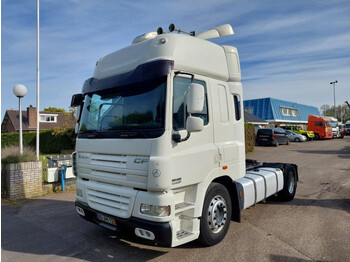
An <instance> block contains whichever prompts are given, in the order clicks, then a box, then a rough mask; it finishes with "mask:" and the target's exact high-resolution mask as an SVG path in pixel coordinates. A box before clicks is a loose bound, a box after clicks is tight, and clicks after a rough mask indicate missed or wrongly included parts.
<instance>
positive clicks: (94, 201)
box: [86, 181, 136, 218]
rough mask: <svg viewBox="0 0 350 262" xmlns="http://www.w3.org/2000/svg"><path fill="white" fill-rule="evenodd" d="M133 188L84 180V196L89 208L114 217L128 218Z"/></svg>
mask: <svg viewBox="0 0 350 262" xmlns="http://www.w3.org/2000/svg"><path fill="white" fill-rule="evenodd" d="M135 195H136V192H135V190H132V189H128V188H124V187H120V186H116V185H110V184H105V183H100V182H95V181H88V182H86V197H87V201H88V204H89V206H90V207H91V208H93V209H95V210H98V211H101V212H103V213H107V214H110V215H113V216H116V217H121V218H129V217H130V216H131V211H132V207H133V203H134V200H135Z"/></svg>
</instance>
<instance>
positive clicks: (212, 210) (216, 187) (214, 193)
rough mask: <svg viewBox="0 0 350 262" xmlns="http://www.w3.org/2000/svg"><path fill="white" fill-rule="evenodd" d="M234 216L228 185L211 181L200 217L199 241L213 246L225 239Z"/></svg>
mask: <svg viewBox="0 0 350 262" xmlns="http://www.w3.org/2000/svg"><path fill="white" fill-rule="evenodd" d="M231 216H232V208H231V198H230V194H229V192H228V191H227V189H226V187H225V186H223V185H221V184H218V183H211V184H210V186H209V188H208V190H207V194H206V196H205V200H204V205H203V211H202V217H201V219H200V235H199V241H200V242H202V243H203V244H204V245H207V246H213V245H216V244H218V243H219V242H220V241H221V240H223V239H224V237H225V236H226V233H227V231H228V228H229V226H230V221H231Z"/></svg>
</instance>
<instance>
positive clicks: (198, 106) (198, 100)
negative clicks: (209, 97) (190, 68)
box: [187, 83, 204, 114]
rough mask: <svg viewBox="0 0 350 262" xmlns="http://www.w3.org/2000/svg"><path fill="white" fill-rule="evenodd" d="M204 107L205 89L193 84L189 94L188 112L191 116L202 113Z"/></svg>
mask: <svg viewBox="0 0 350 262" xmlns="http://www.w3.org/2000/svg"><path fill="white" fill-rule="evenodd" d="M203 106H204V87H203V86H202V85H200V84H195V83H191V84H190V85H189V86H188V92H187V111H188V113H190V114H195V113H200V112H202V110H203Z"/></svg>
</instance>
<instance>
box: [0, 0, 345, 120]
mask: <svg viewBox="0 0 350 262" xmlns="http://www.w3.org/2000/svg"><path fill="white" fill-rule="evenodd" d="M35 11H36V6H35V1H29V0H11V1H9V0H5V1H2V50H1V51H2V79H1V84H2V97H1V102H2V103H1V109H2V112H3V113H2V117H3V114H4V111H5V110H6V109H8V108H14V107H17V100H16V98H15V97H14V95H13V94H12V86H13V85H15V84H17V83H23V84H25V85H26V86H27V87H28V89H29V93H28V96H26V97H25V98H24V105H25V106H26V105H29V104H33V105H34V104H35V84H36V79H35V68H36V64H35V52H36V51H35V48H36V42H35V41H36V35H35V34H36V31H35V30H36V28H35V26H36V25H35V23H36V13H35ZM40 11H41V13H40V15H41V20H40V28H41V29H40V54H41V57H40V63H41V105H42V106H41V107H42V108H44V107H49V106H57V107H65V108H67V107H68V104H69V102H70V97H71V95H72V94H73V93H77V92H79V91H80V90H81V86H82V83H83V81H84V80H85V79H87V78H88V77H90V76H91V75H92V73H93V70H94V66H95V62H96V61H97V60H98V59H99V57H100V56H102V55H104V54H107V53H110V52H113V51H115V50H117V49H120V48H122V47H125V46H127V45H129V44H130V43H131V41H132V40H133V38H134V37H135V36H137V35H140V34H142V33H144V32H149V31H155V30H156V29H157V27H158V26H162V27H163V28H164V29H165V30H167V27H168V25H169V24H170V23H175V25H176V26H177V27H180V28H181V29H183V30H185V31H192V30H196V32H201V31H204V30H207V29H210V28H213V27H215V26H217V25H220V24H225V23H230V24H232V25H233V27H234V29H235V35H234V36H229V37H224V38H221V39H214V40H212V41H213V42H215V43H218V44H226V45H234V46H237V47H238V50H239V52H240V60H241V68H242V76H243V84H244V90H245V99H248V98H256V97H257V96H260V97H266V96H272V97H276V98H282V99H285V98H290V99H292V100H293V101H295V102H303V103H305V104H310V105H315V106H320V105H321V104H323V103H326V102H327V100H328V96H329V94H328V91H331V90H329V88H330V87H329V86H328V85H329V83H328V82H329V81H331V80H334V79H338V81H339V84H338V87H337V90H338V89H339V96H341V97H349V98H350V93H349V92H350V91H349V88H345V83H346V82H349V80H350V79H349V78H350V76H349V75H350V74H348V73H347V72H350V55H349V54H350V45H349V42H350V31H349V28H350V19H349V17H350V2H348V1H332V2H330V1H314V0H311V1H302V0H296V1H274V0H270V1H268V0H267V1H258V0H254V1H242V0H241V1H209V0H206V1H196V2H195V1H148V2H147V4H145V3H144V2H143V1H106V0H105V1H93V0H85V1H78V0H69V1H57V0H47V1H40ZM321 86H322V88H323V89H320V87H321ZM320 90H323V91H320ZM330 95H332V93H330ZM328 103H329V104H330V102H328Z"/></svg>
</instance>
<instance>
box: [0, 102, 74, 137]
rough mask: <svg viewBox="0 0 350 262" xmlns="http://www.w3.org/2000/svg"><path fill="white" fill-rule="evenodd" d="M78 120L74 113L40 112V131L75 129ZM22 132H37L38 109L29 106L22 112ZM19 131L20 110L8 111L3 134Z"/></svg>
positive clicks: (3, 125)
mask: <svg viewBox="0 0 350 262" xmlns="http://www.w3.org/2000/svg"><path fill="white" fill-rule="evenodd" d="M75 123H76V120H75V118H74V115H73V114H72V113H67V112H46V111H40V112H39V128H40V130H46V129H52V128H55V127H63V126H66V127H69V128H74V126H75ZM22 130H23V132H30V131H36V108H35V107H32V106H29V107H27V110H26V111H24V110H22ZM18 131H19V110H6V113H5V116H4V119H3V121H2V123H1V132H2V133H11V132H18Z"/></svg>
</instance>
